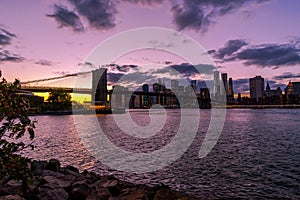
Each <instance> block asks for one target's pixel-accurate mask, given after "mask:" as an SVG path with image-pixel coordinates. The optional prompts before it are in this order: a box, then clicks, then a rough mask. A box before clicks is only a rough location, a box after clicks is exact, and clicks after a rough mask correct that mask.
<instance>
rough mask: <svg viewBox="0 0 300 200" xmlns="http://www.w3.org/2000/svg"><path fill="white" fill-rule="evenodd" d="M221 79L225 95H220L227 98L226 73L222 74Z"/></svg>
mask: <svg viewBox="0 0 300 200" xmlns="http://www.w3.org/2000/svg"><path fill="white" fill-rule="evenodd" d="M221 77H222V82H223V85H224V91H225V94H222V95H226V96H227V95H228V83H227V73H222V74H221Z"/></svg>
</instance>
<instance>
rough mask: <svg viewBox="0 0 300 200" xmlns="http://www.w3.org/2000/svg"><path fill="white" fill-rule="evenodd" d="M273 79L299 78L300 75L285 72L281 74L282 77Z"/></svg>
mask: <svg viewBox="0 0 300 200" xmlns="http://www.w3.org/2000/svg"><path fill="white" fill-rule="evenodd" d="M273 78H274V79H275V80H282V79H294V78H300V73H291V72H286V73H283V74H282V75H278V76H274V77H273Z"/></svg>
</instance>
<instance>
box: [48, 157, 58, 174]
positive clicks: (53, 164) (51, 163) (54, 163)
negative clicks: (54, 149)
mask: <svg viewBox="0 0 300 200" xmlns="http://www.w3.org/2000/svg"><path fill="white" fill-rule="evenodd" d="M46 169H48V170H51V171H53V172H59V171H60V163H59V161H58V160H56V159H50V160H49V162H48V163H47V166H46Z"/></svg>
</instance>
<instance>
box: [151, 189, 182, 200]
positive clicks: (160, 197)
mask: <svg viewBox="0 0 300 200" xmlns="http://www.w3.org/2000/svg"><path fill="white" fill-rule="evenodd" d="M173 199H178V197H177V195H176V194H174V193H173V192H171V190H170V189H169V188H168V187H163V188H161V189H159V190H158V191H157V192H156V194H155V196H154V200H173Z"/></svg>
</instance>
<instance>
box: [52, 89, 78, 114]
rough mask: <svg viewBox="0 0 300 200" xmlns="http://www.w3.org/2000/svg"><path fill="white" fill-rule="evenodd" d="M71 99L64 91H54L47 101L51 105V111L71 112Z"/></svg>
mask: <svg viewBox="0 0 300 200" xmlns="http://www.w3.org/2000/svg"><path fill="white" fill-rule="evenodd" d="M71 98H72V97H71V95H70V94H69V93H67V92H64V91H63V90H52V91H51V92H49V96H48V99H47V101H48V102H50V103H51V108H50V110H70V109H71V107H72V101H71Z"/></svg>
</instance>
